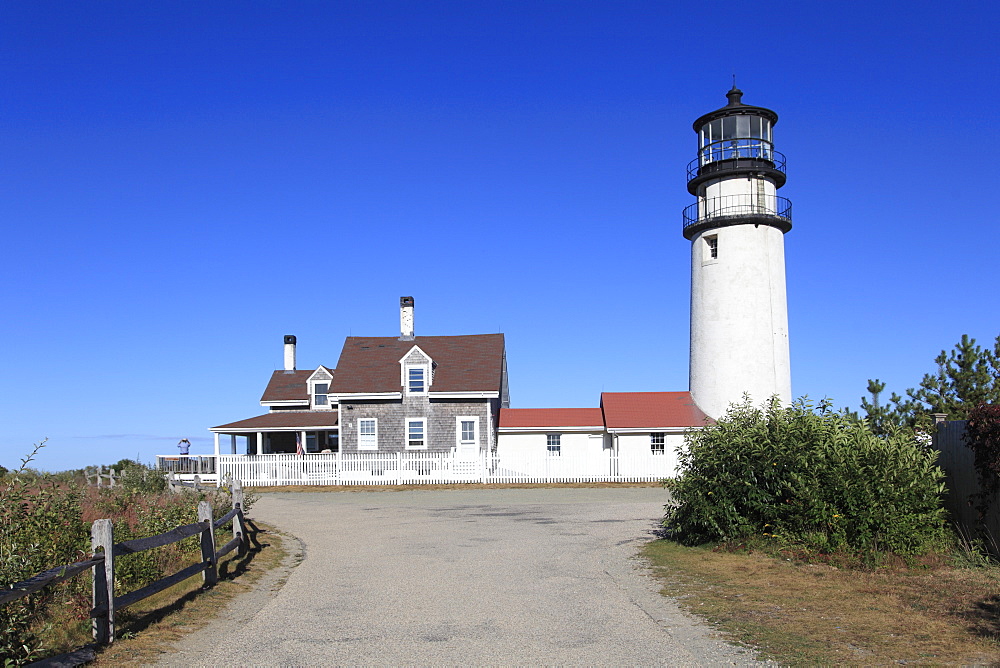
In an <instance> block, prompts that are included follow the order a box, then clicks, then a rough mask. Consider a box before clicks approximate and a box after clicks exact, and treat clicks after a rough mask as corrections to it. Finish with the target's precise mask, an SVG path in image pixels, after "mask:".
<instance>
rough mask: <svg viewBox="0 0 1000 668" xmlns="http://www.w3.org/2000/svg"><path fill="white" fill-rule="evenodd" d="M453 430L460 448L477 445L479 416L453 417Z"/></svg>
mask: <svg viewBox="0 0 1000 668" xmlns="http://www.w3.org/2000/svg"><path fill="white" fill-rule="evenodd" d="M455 420H456V425H455V431H456V432H457V434H456V440H457V441H458V446H459V447H461V448H472V447H478V446H479V418H478V417H473V416H466V415H463V416H460V417H457V418H455Z"/></svg>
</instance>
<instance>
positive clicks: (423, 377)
mask: <svg viewBox="0 0 1000 668" xmlns="http://www.w3.org/2000/svg"><path fill="white" fill-rule="evenodd" d="M406 393H407V394H427V365H420V366H409V365H408V366H407V367H406Z"/></svg>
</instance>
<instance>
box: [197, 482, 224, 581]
mask: <svg viewBox="0 0 1000 668" xmlns="http://www.w3.org/2000/svg"><path fill="white" fill-rule="evenodd" d="M198 521H199V522H202V523H204V524H205V530H204V531H202V532H201V560H202V563H206V564H208V568H206V569H205V570H203V571H202V572H201V576H202V582H203V583H204V584H205V585H206V586H211V585H214V584H215V583H216V582H218V581H219V567H218V565H217V564H216V563H215V527H214V526H212V522H213V521H214V518H213V517H212V506H211V505H209V503H208V501H201V502H200V503H198Z"/></svg>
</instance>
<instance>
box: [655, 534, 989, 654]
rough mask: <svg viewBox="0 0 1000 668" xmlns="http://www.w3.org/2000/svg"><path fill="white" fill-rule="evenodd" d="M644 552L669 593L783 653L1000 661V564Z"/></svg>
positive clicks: (742, 636) (672, 548) (757, 644)
mask: <svg viewBox="0 0 1000 668" xmlns="http://www.w3.org/2000/svg"><path fill="white" fill-rule="evenodd" d="M645 555H646V556H647V557H648V558H649V560H650V562H651V563H652V565H653V568H654V571H655V573H656V575H657V576H658V577H659V578H660V579H661V581H662V583H663V590H662V591H663V593H664V594H665V595H668V596H673V597H677V598H679V599H680V602H681V605H683V606H684V607H685V608H686V609H687V610H689V611H690V612H692V613H694V614H696V615H698V616H700V617H703V618H705V619H707V620H709V621H711V622H713V623H714V624H716V625H717V626H718V628H720V629H721V630H723V631H725V632H727V633H728V634H729V635H730V637H732V638H734V639H736V640H738V641H740V642H742V643H744V644H746V645H748V646H751V647H753V648H755V649H756V650H758V651H759V652H760V654H761V655H762V656H765V657H769V658H772V659H775V660H777V661H779V662H781V663H792V664H798V663H829V664H835V663H836V664H841V663H848V664H854V663H857V664H869V665H870V664H889V663H897V662H900V663H902V662H905V663H921V664H927V663H934V664H940V663H959V664H996V663H998V662H1000V568H996V567H983V568H961V567H955V566H951V565H945V564H938V565H929V566H925V567H917V568H905V567H899V568H880V569H877V570H854V569H841V568H837V567H835V566H831V565H826V564H807V563H799V562H794V561H791V560H787V559H783V558H780V557H771V556H767V555H764V554H761V553H753V552H751V553H747V552H728V551H723V550H713V549H711V548H706V547H694V548H692V547H683V546H680V545H678V544H677V543H674V542H671V541H667V540H657V541H653V542H652V543H650V544H649V545H648V546H647V547H646V549H645Z"/></svg>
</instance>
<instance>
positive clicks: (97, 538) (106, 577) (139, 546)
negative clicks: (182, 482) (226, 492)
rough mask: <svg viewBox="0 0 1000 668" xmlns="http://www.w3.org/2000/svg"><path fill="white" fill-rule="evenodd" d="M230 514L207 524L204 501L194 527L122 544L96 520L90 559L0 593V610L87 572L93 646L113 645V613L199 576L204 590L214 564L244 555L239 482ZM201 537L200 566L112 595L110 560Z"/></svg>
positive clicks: (215, 575) (107, 523)
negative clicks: (229, 526) (228, 534)
mask: <svg viewBox="0 0 1000 668" xmlns="http://www.w3.org/2000/svg"><path fill="white" fill-rule="evenodd" d="M232 496H233V508H232V510H230V511H229V512H228V513H226V514H225V515H223V516H222V517H220V518H219V519H217V520H214V521H213V520H212V507H211V505H210V504H209V503H208V502H207V501H201V502H199V503H198V521H197V522H195V523H193V524H185V525H183V526H179V527H177V528H176V529H173V530H171V531H167V532H166V533H161V534H158V535H156V536H150V537H148V538H137V539H135V540H127V541H125V542H122V543H115V542H114V527H113V526H112V523H111V520H106V519H104V520H97V521H95V522H94V524H93V525H92V527H91V545H92V548H93V550H92V555H93V556H91V557H90V558H89V559H84V560H83V561H78V562H76V563H74V564H68V565H66V566H56V567H55V568H50V569H49V570H47V571H45V572H44V573H39V574H38V575H36V576H35V577H33V578H31V579H29V580H26V581H24V582H18V583H16V584H13V585H11V586H10V588H9V589H7V590H0V605H3V604H5V603H9V602H10V601H16V600H17V599H19V598H23V597H25V596H28V595H29V594H33V593H35V592H36V591H39V590H40V589H42V588H43V587H47V586H48V585H51V584H55V583H57V582H62V581H64V580H68V579H69V578H71V577H73V576H75V575H78V574H80V573H82V572H84V571H86V570H91V571H92V583H93V584H92V592H93V598H92V604H93V607H92V608H91V611H90V616H91V618H92V619H93V634H94V640H95V641H97V642H98V643H101V644H107V643H112V642H114V640H115V612H116V611H117V610H123V609H125V608H127V607H129V606H130V605H134V604H135V603H138V602H139V601H141V600H143V599H144V598H148V597H149V596H152V595H153V594H156V593H158V592H161V591H163V590H164V589H167V588H168V587H172V586H173V585H175V584H177V583H178V582H183V581H184V580H187V579H188V578H190V577H194V576H195V575H198V574H199V573H201V574H202V580H203V582H204V584H205V585H207V586H211V585H214V584H215V583H216V582H218V579H219V570H218V563H219V560H220V559H221V558H222V557H224V556H225V555H227V554H229V553H230V552H232V551H233V550H238V554H239V555H240V556H242V555H245V554H246V553H247V550H248V546H249V543H248V538H247V532H246V517H245V515H244V514H243V488H242V486H241V485H240V484H239V482H234V483H233V486H232ZM230 520H232V522H233V539H232V540H230V541H229V542H228V543H226V544H225V545H223V546H222V547H220V548H219V549H218V550H216V549H215V530H216V529H218V528H219V527H221V526H223V525H225V524H226V523H227V522H229V521H230ZM199 534H200V535H201V561H199V562H197V563H195V564H192V565H190V566H188V567H187V568H183V569H181V570H180V571H178V572H176V573H174V574H173V575H168V576H166V577H163V578H160V579H159V580H157V581H155V582H152V583H150V584H148V585H146V586H145V587H142V588H140V589H136V590H135V591H131V592H128V593H125V594H121V595H118V594H116V592H115V559H116V558H117V557H121V556H124V555H128V554H135V553H137V552H144V551H146V550H152V549H154V548H157V547H163V546H165V545H170V544H171V543H176V542H177V541H180V540H183V539H185V538H188V537H190V536H197V535H199Z"/></svg>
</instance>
